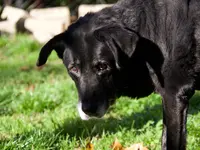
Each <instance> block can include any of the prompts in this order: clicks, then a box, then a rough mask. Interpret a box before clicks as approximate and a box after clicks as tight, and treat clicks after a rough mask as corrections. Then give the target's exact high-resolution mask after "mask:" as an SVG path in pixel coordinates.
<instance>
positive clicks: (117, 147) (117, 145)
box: [111, 139, 124, 150]
mask: <svg viewBox="0 0 200 150" xmlns="http://www.w3.org/2000/svg"><path fill="white" fill-rule="evenodd" d="M111 148H112V150H124V148H123V146H122V145H121V144H120V143H119V141H118V140H117V139H115V141H114V142H113V144H112V145H111Z"/></svg>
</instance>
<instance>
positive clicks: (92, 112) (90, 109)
mask: <svg viewBox="0 0 200 150" xmlns="http://www.w3.org/2000/svg"><path fill="white" fill-rule="evenodd" d="M82 110H83V112H84V113H85V114H87V115H89V116H97V106H95V105H93V104H89V103H85V104H82Z"/></svg>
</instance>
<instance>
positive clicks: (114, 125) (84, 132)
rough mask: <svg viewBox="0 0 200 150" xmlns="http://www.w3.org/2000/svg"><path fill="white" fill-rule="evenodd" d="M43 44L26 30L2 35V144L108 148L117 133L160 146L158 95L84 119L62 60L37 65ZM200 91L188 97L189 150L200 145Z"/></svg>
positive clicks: (127, 141)
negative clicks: (102, 117)
mask: <svg viewBox="0 0 200 150" xmlns="http://www.w3.org/2000/svg"><path fill="white" fill-rule="evenodd" d="M40 48H41V45H39V44H38V43H37V42H35V41H34V40H33V39H32V38H30V37H28V36H26V35H18V36H16V37H1V38H0V140H1V142H0V149H1V150H11V149H19V150H21V149H37V150H42V149H44V150H46V149H63V150H74V148H78V147H84V146H85V144H86V143H87V141H88V140H91V141H92V143H93V144H94V146H95V150H109V149H110V145H111V144H112V142H113V141H114V140H115V138H117V139H118V140H119V141H120V142H121V143H122V144H123V145H124V146H130V145H131V144H132V143H138V142H142V143H144V145H145V146H147V147H148V148H149V149H152V150H154V149H155V150H159V149H161V148H160V147H161V146H160V137H161V132H162V107H161V98H160V96H159V95H156V94H152V95H150V96H148V97H146V98H142V99H139V100H137V99H130V98H128V97H121V98H120V99H118V100H117V103H116V104H115V106H114V107H112V108H110V110H109V112H108V113H107V114H106V116H105V118H104V119H100V120H90V121H82V120H80V118H79V115H78V113H77V109H76V104H77V92H76V88H75V86H74V83H73V81H72V80H71V79H70V78H69V76H68V74H67V72H66V70H65V68H64V66H63V64H62V62H61V60H59V59H57V56H56V54H55V53H54V52H53V53H52V55H51V57H50V59H49V61H48V64H47V65H46V66H45V67H44V68H43V69H42V70H37V69H36V67H35V63H36V60H37V56H38V52H39V49H40ZM199 99H200V93H199V92H196V94H195V96H194V97H193V98H192V100H191V101H190V109H189V115H188V116H189V117H188V126H187V127H188V150H200V111H198V110H200V101H199Z"/></svg>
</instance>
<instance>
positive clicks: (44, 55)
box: [36, 32, 66, 66]
mask: <svg viewBox="0 0 200 150" xmlns="http://www.w3.org/2000/svg"><path fill="white" fill-rule="evenodd" d="M65 38H66V33H65V32H64V33H61V34H58V35H56V36H54V37H53V38H52V39H51V40H49V41H48V42H47V43H46V44H45V45H44V46H43V47H42V49H41V51H40V54H39V57H38V61H37V63H36V65H37V66H42V65H44V64H45V63H46V61H47V59H48V57H49V55H50V54H51V52H52V50H55V51H56V53H57V55H58V57H59V58H60V59H62V58H63V53H64V50H65V43H64V40H65Z"/></svg>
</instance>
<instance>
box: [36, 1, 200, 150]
mask: <svg viewBox="0 0 200 150" xmlns="http://www.w3.org/2000/svg"><path fill="white" fill-rule="evenodd" d="M53 49H54V50H56V52H57V54H58V56H59V57H60V58H61V59H62V60H63V63H64V64H65V66H66V68H67V70H68V72H69V74H70V76H71V77H72V79H73V80H74V81H75V83H76V86H77V89H78V93H79V113H80V116H81V118H82V119H89V117H91V116H93V117H94V116H95V117H102V116H103V115H104V114H105V112H106V110H107V109H108V107H109V106H110V105H111V104H112V103H113V102H114V100H115V99H116V97H119V96H121V95H126V96H130V97H144V96H147V95H149V94H150V93H152V92H153V91H154V90H155V91H157V92H158V93H160V94H161V96H162V97H163V117H164V118H163V135H162V149H163V150H184V149H186V121H187V110H188V103H189V99H190V98H191V96H192V95H193V94H194V92H195V90H198V89H200V1H199V0H122V1H119V2H118V3H116V4H115V5H113V6H112V7H110V8H105V9H103V10H102V11H99V12H97V13H89V14H87V15H86V16H84V17H82V18H80V19H79V20H78V21H77V22H76V23H74V24H72V25H71V26H70V27H69V28H68V30H67V31H65V32H64V33H62V34H59V35H57V36H55V37H54V38H53V39H51V40H50V41H49V42H48V43H47V44H46V45H45V46H44V47H43V48H42V50H41V52H40V55H39V59H38V62H37V65H38V66H41V65H43V64H45V63H46V61H47V58H48V56H49V55H50V53H51V51H52V50H53Z"/></svg>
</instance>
